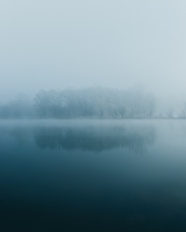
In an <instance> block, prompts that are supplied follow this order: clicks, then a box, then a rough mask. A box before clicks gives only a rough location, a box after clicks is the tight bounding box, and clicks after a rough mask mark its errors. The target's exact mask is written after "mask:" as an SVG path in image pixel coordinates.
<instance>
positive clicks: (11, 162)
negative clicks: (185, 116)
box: [0, 120, 186, 232]
mask: <svg viewBox="0 0 186 232" xmlns="http://www.w3.org/2000/svg"><path fill="white" fill-rule="evenodd" d="M6 231H8V232H15V231H20V232H22V231H24V232H27V231H28V232H30V231H32V232H39V231H42V232H45V231H54V232H71V231H73V232H77V231H86V232H89V231H94V232H97V231H98V232H99V231H100V232H104V231H106V232H107V231H113V232H120V231H122V232H123V231H127V232H131V231H132V232H138V231H143V232H146V231H148V232H152V231H156V232H157V231H175V232H176V231H186V121H173V120H172V121H163V120H162V121H143V120H141V121H140V120H139V121H137V120H136V121H132V120H129V121H1V122H0V232H6Z"/></svg>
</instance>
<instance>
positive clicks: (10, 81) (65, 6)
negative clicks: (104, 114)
mask: <svg viewBox="0 0 186 232" xmlns="http://www.w3.org/2000/svg"><path fill="white" fill-rule="evenodd" d="M185 8H186V3H185V1H183V0H179V1H174V0H163V1H145V0H141V1H137V0H132V1H129V0H127V1H124V0H122V1H121V0H115V1H113V0H112V1H111V0H107V1H106V0H99V1H98V0H94V1H85V0H84V1H82V0H79V1H75V0H68V1H60V0H54V1H49V0H45V1H44V0H43V1H42V0H37V1H36V0H28V1H24V0H17V1H13V0H2V1H1V2H0V31H1V36H0V47H1V51H0V102H10V101H13V99H15V98H16V97H15V96H17V94H20V93H24V94H26V95H28V97H29V98H31V99H33V98H34V97H35V95H36V94H37V93H38V92H39V91H40V90H41V89H44V90H49V89H60V90H65V89H66V88H72V89H81V88H89V87H107V88H114V89H119V90H120V89H124V90H125V89H130V88H131V87H132V88H137V89H140V91H142V92H143V91H147V92H148V91H149V92H152V93H153V94H154V96H155V98H156V108H158V110H159V111H165V114H167V113H166V112H167V111H169V109H170V108H171V109H174V110H175V111H177V112H180V111H182V109H183V108H184V104H185V100H186V91H185V83H186V79H185V76H186V66H185V57H186V30H185V20H186V15H185ZM163 113H164V112H163Z"/></svg>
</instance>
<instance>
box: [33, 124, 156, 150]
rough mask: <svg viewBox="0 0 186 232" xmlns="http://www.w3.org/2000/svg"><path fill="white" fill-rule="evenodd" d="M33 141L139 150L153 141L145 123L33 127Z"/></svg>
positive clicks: (53, 146) (42, 144)
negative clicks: (137, 125)
mask: <svg viewBox="0 0 186 232" xmlns="http://www.w3.org/2000/svg"><path fill="white" fill-rule="evenodd" d="M34 138H35V142H36V144H37V146H38V147H39V148H41V149H65V150H82V151H93V152H101V151H105V150H111V149H119V148H127V149H129V150H131V151H133V152H135V153H143V151H144V149H145V147H147V146H148V145H151V144H153V142H154V140H155V131H154V128H153V127H151V126H148V127H136V126H135V127H129V126H126V127H124V126H122V127H119V126H118V127H111V126H109V127H103V126H101V127H99V126H94V127H41V128H38V129H36V131H35V136H34Z"/></svg>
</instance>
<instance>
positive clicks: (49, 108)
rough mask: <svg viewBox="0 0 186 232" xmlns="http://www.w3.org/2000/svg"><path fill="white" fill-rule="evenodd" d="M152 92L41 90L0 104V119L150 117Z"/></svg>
mask: <svg viewBox="0 0 186 232" xmlns="http://www.w3.org/2000/svg"><path fill="white" fill-rule="evenodd" d="M155 106H156V102H155V98H154V96H153V94H152V93H148V92H142V91H139V90H137V89H128V90H115V89H107V88H86V89H76V90H74V89H73V90H72V89H66V90H42V91H39V92H38V93H37V94H36V95H35V97H34V98H33V99H32V100H29V99H28V98H27V97H26V96H24V95H19V96H18V97H16V98H15V99H14V100H12V101H11V102H9V103H6V104H1V105H0V117H1V118H26V117H31V118H152V117H153V116H154V115H155Z"/></svg>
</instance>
